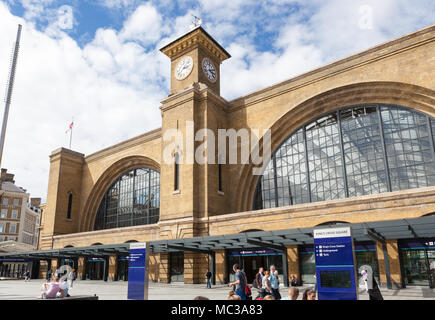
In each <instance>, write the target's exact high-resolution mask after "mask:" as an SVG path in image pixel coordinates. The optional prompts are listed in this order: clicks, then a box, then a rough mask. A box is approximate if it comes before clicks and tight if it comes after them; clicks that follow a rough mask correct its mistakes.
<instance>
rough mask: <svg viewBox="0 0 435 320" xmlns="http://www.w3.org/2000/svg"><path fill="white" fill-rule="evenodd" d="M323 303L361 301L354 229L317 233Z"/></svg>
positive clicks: (318, 279) (315, 238)
mask: <svg viewBox="0 0 435 320" xmlns="http://www.w3.org/2000/svg"><path fill="white" fill-rule="evenodd" d="M314 247H315V248H314V249H315V254H316V279H317V290H318V298H319V300H357V299H358V296H357V288H356V279H355V263H354V254H353V241H352V235H351V229H350V227H347V228H330V229H317V230H314Z"/></svg>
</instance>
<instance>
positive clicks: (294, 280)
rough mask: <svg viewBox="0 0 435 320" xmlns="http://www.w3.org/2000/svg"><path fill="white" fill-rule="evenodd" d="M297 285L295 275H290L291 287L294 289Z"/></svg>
mask: <svg viewBox="0 0 435 320" xmlns="http://www.w3.org/2000/svg"><path fill="white" fill-rule="evenodd" d="M297 285H298V278H297V277H296V276H295V275H292V281H291V286H292V287H296V286H297Z"/></svg>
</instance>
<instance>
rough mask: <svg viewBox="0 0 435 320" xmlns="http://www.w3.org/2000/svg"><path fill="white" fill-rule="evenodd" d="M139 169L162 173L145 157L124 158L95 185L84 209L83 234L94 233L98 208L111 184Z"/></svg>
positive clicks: (152, 161) (157, 165)
mask: <svg viewBox="0 0 435 320" xmlns="http://www.w3.org/2000/svg"><path fill="white" fill-rule="evenodd" d="M138 167H148V168H151V169H153V170H156V171H158V172H160V165H159V164H158V163H157V162H156V161H154V160H152V159H150V158H148V157H144V156H130V157H126V158H123V159H121V160H118V161H117V162H115V163H114V164H112V165H111V166H110V167H109V168H108V169H106V171H104V173H103V174H102V175H101V176H100V178H99V179H98V181H97V182H96V183H95V185H94V187H93V188H92V191H91V193H90V194H89V196H88V199H87V200H86V203H85V206H84V209H83V212H84V215H83V217H84V218H83V219H82V223H81V228H80V231H81V232H86V231H93V224H94V221H95V218H96V216H97V211H98V207H99V205H100V203H101V200H102V199H103V197H104V193H105V192H106V191H107V189H108V188H109V187H110V186H111V184H112V183H113V182H114V181H115V180H116V179H117V178H118V177H119V176H120V175H121V174H123V173H124V172H126V171H128V170H131V169H135V168H138Z"/></svg>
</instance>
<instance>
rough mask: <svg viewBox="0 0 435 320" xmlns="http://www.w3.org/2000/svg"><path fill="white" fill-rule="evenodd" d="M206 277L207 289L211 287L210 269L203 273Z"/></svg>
mask: <svg viewBox="0 0 435 320" xmlns="http://www.w3.org/2000/svg"><path fill="white" fill-rule="evenodd" d="M205 276H206V278H207V289H211V281H210V280H211V277H212V273H211V272H210V270H208V271H207V273H206V274H205Z"/></svg>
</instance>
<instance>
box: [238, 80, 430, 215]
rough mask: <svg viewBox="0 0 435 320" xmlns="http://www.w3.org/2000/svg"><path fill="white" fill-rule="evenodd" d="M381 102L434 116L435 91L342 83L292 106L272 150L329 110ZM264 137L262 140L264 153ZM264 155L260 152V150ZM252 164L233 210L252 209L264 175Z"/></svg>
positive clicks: (398, 85)
mask: <svg viewBox="0 0 435 320" xmlns="http://www.w3.org/2000/svg"><path fill="white" fill-rule="evenodd" d="M366 103H379V104H382V103H384V104H392V105H400V106H403V107H408V108H412V109H413V110H416V111H419V112H422V113H425V114H427V115H429V116H432V117H435V91H434V90H431V89H427V88H424V87H420V86H416V85H412V84H407V83H400V82H365V83H357V84H352V85H348V86H343V87H339V88H335V89H332V90H329V91H327V92H324V93H321V94H319V95H317V96H314V97H312V98H310V99H308V100H306V101H304V102H302V103H301V104H299V105H297V106H295V107H293V108H291V109H290V110H289V111H287V112H286V113H285V114H283V115H282V117H281V118H280V119H278V120H277V121H276V122H275V123H274V124H273V125H272V127H271V128H270V129H271V134H272V137H271V144H272V145H271V151H272V153H273V152H274V151H276V149H277V148H278V147H279V146H280V145H281V144H282V143H283V142H284V141H285V139H286V138H287V137H288V136H289V135H290V134H292V133H293V132H295V131H296V130H297V129H298V128H299V127H301V126H302V125H304V124H305V123H307V122H309V121H310V120H313V119H314V118H316V116H320V115H322V114H326V113H328V112H331V111H334V110H337V109H340V108H343V107H347V106H352V105H359V104H366ZM262 146H263V139H262V138H261V139H260V141H259V150H260V152H262ZM260 154H261V153H260ZM253 167H254V166H253V165H252V164H247V165H244V166H243V167H242V170H241V174H240V177H241V179H240V182H239V186H238V188H237V189H236V190H237V193H236V194H235V197H234V207H233V212H243V211H250V210H252V205H253V201H254V195H255V189H256V186H257V183H258V179H259V178H260V177H261V176H253V175H252V169H253Z"/></svg>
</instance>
